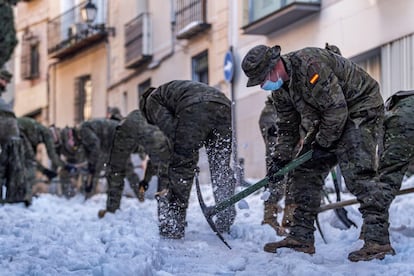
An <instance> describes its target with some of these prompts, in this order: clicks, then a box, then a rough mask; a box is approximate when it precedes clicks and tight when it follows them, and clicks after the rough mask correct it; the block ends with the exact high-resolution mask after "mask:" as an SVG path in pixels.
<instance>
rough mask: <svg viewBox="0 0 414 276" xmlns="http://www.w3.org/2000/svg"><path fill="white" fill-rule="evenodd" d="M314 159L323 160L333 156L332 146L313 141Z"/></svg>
mask: <svg viewBox="0 0 414 276" xmlns="http://www.w3.org/2000/svg"><path fill="white" fill-rule="evenodd" d="M312 150H313V153H312V159H313V160H321V159H326V158H329V157H331V156H332V153H331V152H330V148H325V147H322V146H321V145H319V144H318V142H316V141H315V142H313V143H312Z"/></svg>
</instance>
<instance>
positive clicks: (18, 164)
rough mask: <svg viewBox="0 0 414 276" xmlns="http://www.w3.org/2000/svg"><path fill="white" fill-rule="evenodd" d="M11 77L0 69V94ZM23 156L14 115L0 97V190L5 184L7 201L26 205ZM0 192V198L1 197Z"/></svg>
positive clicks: (28, 197)
mask: <svg viewBox="0 0 414 276" xmlns="http://www.w3.org/2000/svg"><path fill="white" fill-rule="evenodd" d="M11 78H12V75H11V74H10V73H9V72H8V71H6V70H1V71H0V95H1V93H3V92H4V91H5V89H6V85H7V84H8V83H9V82H10V79H11ZM23 156H24V150H23V143H22V139H21V137H20V132H19V128H18V126H17V120H16V116H15V114H14V112H13V109H12V107H11V106H10V104H7V103H6V102H5V101H4V100H3V98H1V97H0V191H1V192H2V191H3V185H5V186H6V188H7V192H6V196H5V198H6V200H7V201H8V202H18V201H25V203H26V205H27V206H28V205H30V204H31V196H30V195H29V194H28V193H26V186H25V185H26V181H25V180H26V179H25V169H24V164H23V161H24V158H23ZM1 192H0V198H3V195H2V193H1Z"/></svg>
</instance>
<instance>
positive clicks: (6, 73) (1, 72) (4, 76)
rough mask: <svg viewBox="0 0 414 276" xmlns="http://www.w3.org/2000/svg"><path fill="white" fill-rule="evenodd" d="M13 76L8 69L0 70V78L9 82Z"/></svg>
mask: <svg viewBox="0 0 414 276" xmlns="http://www.w3.org/2000/svg"><path fill="white" fill-rule="evenodd" d="M12 77H13V75H12V74H11V73H10V72H9V71H7V70H6V69H1V70H0V78H1V79H3V80H5V81H7V82H10V80H11V79H12Z"/></svg>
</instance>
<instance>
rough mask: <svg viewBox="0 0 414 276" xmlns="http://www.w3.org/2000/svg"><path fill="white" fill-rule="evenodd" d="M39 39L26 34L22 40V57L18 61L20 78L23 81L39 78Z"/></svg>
mask: <svg viewBox="0 0 414 276" xmlns="http://www.w3.org/2000/svg"><path fill="white" fill-rule="evenodd" d="M39 57H40V55H39V39H38V37H37V36H34V35H32V34H31V33H30V32H26V33H25V34H24V35H23V39H22V56H21V59H20V65H21V71H20V73H21V78H22V79H25V80H31V79H36V78H38V77H39V62H40V61H39Z"/></svg>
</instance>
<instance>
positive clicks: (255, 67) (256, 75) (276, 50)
mask: <svg viewBox="0 0 414 276" xmlns="http://www.w3.org/2000/svg"><path fill="white" fill-rule="evenodd" d="M279 58H280V46H278V45H276V46H274V47H268V46H265V45H258V46H255V47H253V48H252V49H250V50H249V51H248V52H247V54H246V56H245V57H244V58H243V61H242V69H243V71H244V73H245V74H246V76H247V77H248V78H249V80H248V81H247V87H250V86H255V85H258V84H261V83H262V82H263V81H264V80H265V78H266V76H267V74H269V72H270V71H271V70H272V69H273V68H274V67H275V65H276V62H277V61H278V60H279Z"/></svg>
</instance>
